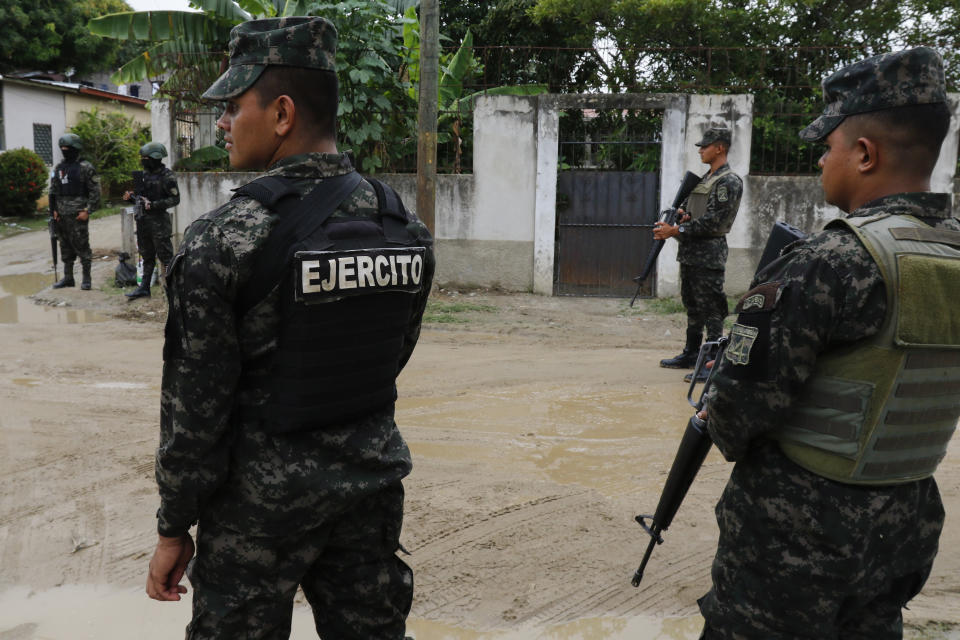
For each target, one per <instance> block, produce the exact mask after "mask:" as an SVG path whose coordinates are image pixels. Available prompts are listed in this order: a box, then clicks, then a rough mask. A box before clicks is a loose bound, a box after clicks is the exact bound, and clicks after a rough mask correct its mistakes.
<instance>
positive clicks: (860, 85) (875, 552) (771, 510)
mask: <svg viewBox="0 0 960 640" xmlns="http://www.w3.org/2000/svg"><path fill="white" fill-rule="evenodd" d="M823 91H824V96H825V99H826V101H827V106H826V108H825V109H824V112H823V115H822V116H820V118H818V119H817V120H816V121H815V122H814V123H813V124H811V125H810V126H809V127H807V128H806V129H804V130H803V131H802V132H801V134H800V135H801V137H802V138H803V139H804V140H807V141H822V142H823V143H824V144H825V145H826V151H825V152H824V154H823V157H822V158H821V159H820V167H821V168H822V171H823V175H822V181H823V190H824V196H825V198H826V201H827V202H829V203H832V204H835V205H836V206H837V207H839V208H840V209H841V210H843V211H845V212H849V214H850V215H849V216H848V217H846V218H843V219H838V220H835V221H833V222H831V223H830V224H828V225H827V228H826V229H825V230H824V231H822V232H820V233H815V234H813V235H811V236H810V237H809V238H808V239H807V240H805V241H802V242H799V243H796V244H794V245H792V246H791V248H790V249H788V250H787V252H786V253H785V254H784V255H783V256H781V258H780V259H779V260H777V261H775V262H773V263H771V265H770V266H768V267H767V268H766V269H765V270H764V271H762V272H760V273H759V274H758V276H757V277H756V279H755V281H754V288H753V289H752V290H751V291H749V292H747V294H745V295H744V297H743V298H742V299H741V301H740V303H739V304H738V306H737V313H738V314H739V316H738V318H737V322H736V324H734V326H733V329H732V330H731V333H730V344H729V347H728V348H727V351H726V353H725V354H724V357H723V359H722V361H721V362H720V363H719V365H718V370H717V373H716V374H715V376H714V383H715V384H714V387H713V390H712V391H711V393H710V394H709V397H708V405H707V414H708V422H707V427H708V429H709V432H710V435H711V437H712V438H713V441H714V442H715V443H716V444H717V446H718V447H719V448H720V450H721V451H722V452H723V454H724V456H726V457H727V459H729V460H735V461H736V462H737V464H736V466H735V467H734V469H733V473H732V475H731V477H730V481H729V482H728V484H727V487H726V489H725V491H724V493H723V496H722V498H721V499H720V502H719V504H718V505H717V510H716V512H717V521H718V523H719V525H720V540H719V546H718V549H717V554H716V558H715V559H714V563H713V572H712V574H713V588H712V589H711V590H710V592H709V593H708V594H707V595H706V596H704V597H703V598H702V599H701V600H700V609H701V612H702V613H703V616H704V618H705V619H706V626H705V629H704V634H703V637H704V638H707V639H713V638H738V639H739V638H763V639H764V640H777V639H784V640H786V639H788V638H789V639H791V640H793V639H795V638H816V639H817V640H823V639H830V638H833V639H843V640H851V639H867V638H870V639H872V640H877V639H881V640H882V639H888V638H889V639H892V638H900V637H901V636H902V630H903V623H902V617H901V609H902V607H903V606H904V605H906V603H907V602H908V601H909V600H910V599H911V598H913V597H914V596H915V595H916V594H917V593H919V591H920V589H921V587H922V586H923V584H924V582H925V581H926V579H927V576H928V575H929V573H930V569H931V566H932V564H933V559H934V556H935V555H936V553H937V544H938V539H939V537H940V530H941V527H942V525H943V517H944V514H943V507H942V503H941V501H940V496H939V493H938V491H937V486H936V483H935V482H934V479H933V477H932V475H933V472H934V470H935V469H936V467H937V464H938V463H939V462H940V460H941V459H942V458H943V456H944V454H945V452H946V448H947V443H948V441H949V440H950V437H951V435H952V433H953V431H954V428H955V426H956V423H957V418H958V416H960V331H958V330H957V320H956V319H957V318H960V302H958V300H960V298H958V297H957V296H956V293H955V290H956V283H957V282H958V281H960V266H958V265H960V260H958V258H960V222H958V221H957V220H956V219H954V218H952V217H951V215H950V201H949V196H948V195H947V194H939V193H930V192H929V189H930V175H931V172H932V170H933V167H934V165H935V163H936V161H937V157H938V154H939V150H940V146H941V143H942V141H943V139H944V136H945V134H946V132H947V129H948V126H949V121H950V114H949V110H948V108H947V106H946V104H945V100H946V94H945V89H944V75H943V66H942V61H941V59H940V56H939V55H938V54H937V53H936V52H935V51H933V50H932V49H929V48H919V49H913V50H909V51H904V52H899V53H891V54H885V55H882V56H876V57H873V58H870V59H868V60H864V61H862V62H859V63H856V64H853V65H850V66H848V67H846V68H844V69H841V70H840V71H838V72H837V73H835V74H833V75H831V76H830V77H828V78H827V79H826V80H824V82H823Z"/></svg>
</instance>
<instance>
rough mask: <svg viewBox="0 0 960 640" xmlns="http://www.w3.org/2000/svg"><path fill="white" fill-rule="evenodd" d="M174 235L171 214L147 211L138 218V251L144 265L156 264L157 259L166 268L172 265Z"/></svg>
mask: <svg viewBox="0 0 960 640" xmlns="http://www.w3.org/2000/svg"><path fill="white" fill-rule="evenodd" d="M172 234H173V228H172V225H171V223H170V214H169V213H167V212H166V211H160V212H150V211H145V212H144V213H142V214H141V215H140V216H139V217H138V218H137V251H139V252H140V257H141V258H143V264H144V265H150V264H156V262H157V258H160V262H161V264H163V265H165V266H166V265H169V264H170V260H172V259H173V244H172V243H171V242H170V236H171V235H172Z"/></svg>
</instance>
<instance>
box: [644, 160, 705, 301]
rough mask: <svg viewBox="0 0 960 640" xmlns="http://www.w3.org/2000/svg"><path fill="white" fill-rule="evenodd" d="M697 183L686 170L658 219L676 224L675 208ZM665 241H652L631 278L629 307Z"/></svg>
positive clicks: (651, 269)
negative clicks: (633, 284)
mask: <svg viewBox="0 0 960 640" xmlns="http://www.w3.org/2000/svg"><path fill="white" fill-rule="evenodd" d="M698 184H700V176H698V175H697V174H695V173H693V172H692V171H687V173H686V174H685V175H684V176H683V180H681V181H680V187H679V188H678V189H677V195H676V196H674V198H673V205H672V206H671V207H670V208H669V209H664V210H663V211H661V212H660V217H659V218H658V220H659V221H660V222H665V223H667V224H670V225H674V224H677V218H678V216H677V209H679V208H680V205H681V204H683V201H684V200H686V199H687V196H689V195H690V192H691V191H693V188H694V187H696V186H697V185H698ZM665 242H666V240H654V241H653V247H652V248H651V249H650V255H648V256H647V262H646V264H644V265H643V271H641V272H640V275H638V276H637V277H636V278H634V279H633V281H634V282H636V283H637V292H636V293H634V294H633V298H631V299H630V306H631V307H632V306H633V303H634V302H636V301H637V298H638V297H639V296H640V291H641V289H642V288H643V283H644V281H645V280H646V279H647V278H649V277H650V272H651V271H653V265H655V264H657V257H658V256H659V255H660V251H661V250H662V249H663V244H664V243H665Z"/></svg>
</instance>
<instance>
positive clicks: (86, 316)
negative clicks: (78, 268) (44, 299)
mask: <svg viewBox="0 0 960 640" xmlns="http://www.w3.org/2000/svg"><path fill="white" fill-rule="evenodd" d="M52 282H53V276H52V275H51V274H42V273H26V274H22V275H15V276H0V324H17V323H30V324H34V323H37V324H79V323H88V322H103V321H105V320H107V319H108V318H107V317H106V316H105V315H103V314H100V313H96V312H94V311H88V310H86V309H72V308H70V307H48V306H46V305H39V304H34V302H33V301H32V300H28V299H27V298H26V296H29V295H33V294H34V293H37V292H38V291H40V290H42V289H44V288H46V287H48V286H50V285H51V284H52Z"/></svg>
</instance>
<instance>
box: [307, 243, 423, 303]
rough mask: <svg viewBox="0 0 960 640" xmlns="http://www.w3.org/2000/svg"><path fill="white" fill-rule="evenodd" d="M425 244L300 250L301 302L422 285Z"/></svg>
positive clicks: (411, 290)
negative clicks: (422, 245) (402, 246)
mask: <svg viewBox="0 0 960 640" xmlns="http://www.w3.org/2000/svg"><path fill="white" fill-rule="evenodd" d="M425 253H426V249H424V248H423V247H404V248H381V249H350V250H339V251H336V250H335V251H298V252H297V253H296V254H294V259H293V270H294V275H295V278H296V281H295V283H294V286H295V287H296V289H295V294H294V295H295V298H296V300H297V301H298V302H303V303H306V304H311V303H315V302H332V301H334V300H339V299H340V298H344V297H347V296H358V295H365V294H370V293H384V292H387V291H400V292H406V293H416V292H418V291H420V290H421V289H422V287H423V267H424V255H425Z"/></svg>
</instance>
